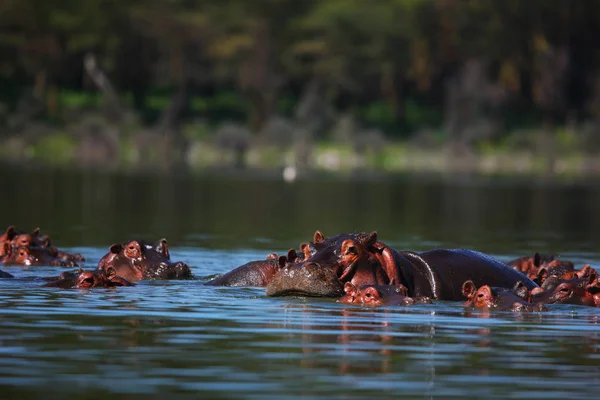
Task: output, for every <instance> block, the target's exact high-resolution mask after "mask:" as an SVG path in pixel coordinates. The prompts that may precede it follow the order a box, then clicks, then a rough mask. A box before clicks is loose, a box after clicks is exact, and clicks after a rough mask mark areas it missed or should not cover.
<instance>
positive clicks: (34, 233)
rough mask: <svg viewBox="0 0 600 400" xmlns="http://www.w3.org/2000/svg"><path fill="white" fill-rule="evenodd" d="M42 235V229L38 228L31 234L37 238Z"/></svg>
mask: <svg viewBox="0 0 600 400" xmlns="http://www.w3.org/2000/svg"><path fill="white" fill-rule="evenodd" d="M39 234H40V228H39V227H37V228H35V229H34V230H33V232H31V236H33V237H36V236H38V235H39Z"/></svg>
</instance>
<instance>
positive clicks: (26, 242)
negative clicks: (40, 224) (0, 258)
mask: <svg viewBox="0 0 600 400" xmlns="http://www.w3.org/2000/svg"><path fill="white" fill-rule="evenodd" d="M11 244H12V245H13V246H36V247H50V245H51V243H50V237H49V236H48V235H44V234H41V233H40V228H35V229H34V230H33V232H31V233H18V234H15V235H14V237H13V238H12V240H11Z"/></svg>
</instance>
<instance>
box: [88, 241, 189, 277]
mask: <svg viewBox="0 0 600 400" xmlns="http://www.w3.org/2000/svg"><path fill="white" fill-rule="evenodd" d="M111 268H112V269H114V271H115V273H116V274H117V275H118V276H120V277H123V278H125V279H127V280H129V281H132V282H136V281H140V280H143V279H185V278H192V271H191V270H190V268H189V267H188V266H187V264H186V263H184V262H172V261H171V260H170V256H169V250H168V246H167V241H166V240H165V239H161V240H159V241H158V242H147V241H141V240H140V241H138V240H130V241H128V242H125V243H123V244H113V245H112V246H110V251H109V253H108V254H106V255H105V256H104V257H102V258H101V259H100V261H99V263H98V268H97V269H96V271H108V270H109V269H111Z"/></svg>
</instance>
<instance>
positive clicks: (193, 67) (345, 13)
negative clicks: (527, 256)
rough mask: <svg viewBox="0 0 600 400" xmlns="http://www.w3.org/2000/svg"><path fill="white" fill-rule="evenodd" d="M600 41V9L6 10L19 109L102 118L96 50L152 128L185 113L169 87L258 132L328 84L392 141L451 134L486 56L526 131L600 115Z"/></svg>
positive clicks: (379, 4) (395, 5)
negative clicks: (34, 104)
mask: <svg viewBox="0 0 600 400" xmlns="http://www.w3.org/2000/svg"><path fill="white" fill-rule="evenodd" d="M598 34H600V2H598V1H571V2H569V1H563V2H558V3H556V4H554V3H553V2H549V1H547V0H528V1H512V0H507V1H498V0H478V1H431V0H327V1H322V0H253V1H247V0H186V1H165V0H147V1H141V0H131V1H114V0H90V1H75V0H44V1H42V0H20V1H16V0H10V1H5V2H1V4H0V79H3V80H6V81H8V82H9V84H6V85H5V84H4V83H3V82H0V85H2V86H1V87H0V89H1V90H0V92H1V94H0V98H2V100H3V101H6V102H7V103H8V104H9V108H10V109H16V108H17V104H20V103H19V102H20V101H21V100H22V98H23V97H25V96H27V95H28V94H31V93H32V92H33V93H35V95H36V96H38V98H40V99H46V98H47V97H48V96H47V95H46V92H47V91H48V90H49V88H59V99H58V103H59V104H60V105H61V106H65V107H67V108H70V109H83V108H92V107H99V106H101V105H102V102H103V101H104V100H103V99H104V97H105V96H104V95H102V94H101V90H99V88H98V87H96V85H95V83H94V82H93V80H92V79H90V77H89V76H88V75H87V72H86V70H85V68H83V60H84V57H85V56H86V54H90V53H91V54H94V55H95V56H96V60H97V63H98V65H99V67H100V68H101V69H102V70H103V71H104V73H105V74H106V76H107V77H108V79H109V80H110V82H111V83H112V84H113V86H114V89H115V90H116V91H117V94H118V95H119V96H120V97H123V99H124V101H123V103H124V104H126V105H128V106H129V107H137V109H136V110H135V112H137V113H138V114H139V115H141V116H142V120H143V121H146V122H149V123H150V122H153V121H156V120H159V117H160V113H162V112H163V111H164V110H165V109H167V107H169V105H170V104H171V99H172V93H171V90H169V91H166V90H164V89H163V88H172V91H175V90H177V88H179V87H182V86H184V87H186V89H187V93H188V94H189V98H188V99H187V102H186V104H185V107H184V108H185V110H184V112H181V113H179V115H178V118H190V119H192V120H193V119H195V118H198V117H202V118H206V119H207V120H208V121H209V123H211V124H215V123H218V122H221V121H223V120H228V119H234V120H239V121H240V122H242V123H244V124H247V125H252V126H254V127H255V128H257V127H258V126H255V125H257V124H258V125H260V124H261V123H263V122H264V121H265V120H267V119H268V118H269V117H270V116H271V115H272V114H273V113H280V114H283V115H286V116H293V115H294V112H295V109H296V107H297V105H298V102H299V99H300V98H301V96H302V93H304V92H305V90H306V88H307V87H308V86H309V83H311V82H315V81H316V82H319V83H320V85H321V91H320V95H321V96H323V97H326V98H327V101H330V102H331V103H332V104H333V107H334V108H336V110H335V111H341V112H344V111H346V110H348V109H352V110H355V113H356V115H355V118H357V119H359V120H361V122H363V123H365V124H366V125H370V126H375V127H379V128H381V129H384V130H385V131H386V132H387V133H388V134H390V135H392V136H393V135H400V134H401V132H406V131H409V132H410V131H416V130H419V129H421V128H423V127H425V126H427V127H434V128H435V127H439V126H441V125H442V122H443V118H445V117H447V113H446V112H445V111H446V110H447V108H448V103H447V94H448V87H449V81H450V80H451V78H452V77H454V76H455V75H456V73H457V71H458V70H460V67H461V66H462V65H465V64H467V63H468V62H470V61H471V60H477V61H480V62H481V63H482V64H483V65H484V66H485V71H484V73H485V74H486V75H487V78H488V81H489V84H490V85H493V86H494V89H497V91H496V93H503V94H502V96H500V95H499V96H497V98H500V97H502V100H503V103H502V105H503V106H504V107H505V108H504V110H508V111H506V113H505V114H504V115H503V118H502V119H503V120H505V122H506V127H507V130H512V129H513V128H518V127H521V126H531V125H534V124H535V125H539V123H540V121H541V120H543V118H545V117H546V114H548V115H552V117H554V118H555V120H556V121H557V122H558V123H559V124H560V123H562V122H563V121H564V118H565V115H566V113H567V111H568V110H570V109H582V110H583V109H585V110H590V109H592V107H591V105H589V104H588V103H590V104H591V103H593V101H594V98H597V97H598V96H600V95H599V94H597V93H594V91H598V90H596V89H593V90H590V88H589V87H591V85H588V83H590V82H593V80H594V79H595V78H596V75H597V74H598V72H597V71H599V70H600V65H599V64H600V59H598V57H595V56H594V54H596V47H597V46H596V43H595V42H596V41H595V40H592V39H590V38H595V37H598ZM563 47H564V48H566V49H567V55H568V57H569V60H568V61H569V62H568V63H567V65H571V66H572V65H576V68H567V69H566V71H565V72H564V76H562V75H561V74H562V73H563V72H561V71H559V70H557V69H556V68H555V67H554V66H556V65H560V63H559V62H557V61H560V60H559V57H558V56H557V54H559V50H560V49H561V48H563ZM553 68H554V69H553ZM553 77H554V78H553ZM556 77H559V78H560V79H559V78H556ZM555 78H556V79H555ZM553 79H554V80H553ZM588 86H589V87H588ZM15 87H16V88H17V89H15ZM92 89H93V90H92ZM482 91H483V88H482ZM548 93H551V94H552V95H548ZM582 93H584V95H585V96H587V97H586V98H585V99H583V100H582V98H581V96H582ZM124 94H125V95H124ZM48 103H51V102H50V101H48ZM582 104H583V105H582ZM46 108H47V110H46V114H45V115H42V117H46V118H50V117H52V118H56V110H55V109H53V105H52V104H47V105H46ZM54 108H55V107H54ZM539 110H542V111H541V112H540V111H539ZM540 113H542V114H544V115H542V116H540ZM580 115H581V117H582V118H585V117H587V115H586V111H583V112H581V113H580ZM37 117H39V115H36V118H37ZM560 140H562V141H563V142H565V145H568V146H571V142H570V141H573V140H574V139H572V138H571V137H570V136H568V135H567V136H565V137H564V138H562V139H560Z"/></svg>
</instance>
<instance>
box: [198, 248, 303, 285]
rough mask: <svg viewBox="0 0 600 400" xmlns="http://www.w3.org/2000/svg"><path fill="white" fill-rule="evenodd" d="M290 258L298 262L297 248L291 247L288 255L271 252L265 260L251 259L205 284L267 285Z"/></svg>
mask: <svg viewBox="0 0 600 400" xmlns="http://www.w3.org/2000/svg"><path fill="white" fill-rule="evenodd" d="M288 260H293V261H292V262H297V260H298V255H297V254H296V250H294V249H290V250H289V251H288V255H287V257H286V256H278V255H277V254H275V253H271V254H269V255H268V256H267V257H266V258H265V259H264V260H256V261H250V262H248V263H246V264H244V265H241V266H239V267H237V268H235V269H233V270H231V271H229V272H227V273H226V274H224V275H221V276H219V277H218V278H215V279H213V280H211V281H209V282H206V283H205V285H208V286H255V287H265V286H267V285H268V284H269V283H270V282H271V281H272V280H273V277H274V276H275V274H276V273H277V272H279V270H280V269H281V267H282V266H284V265H286V263H287V262H288Z"/></svg>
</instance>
